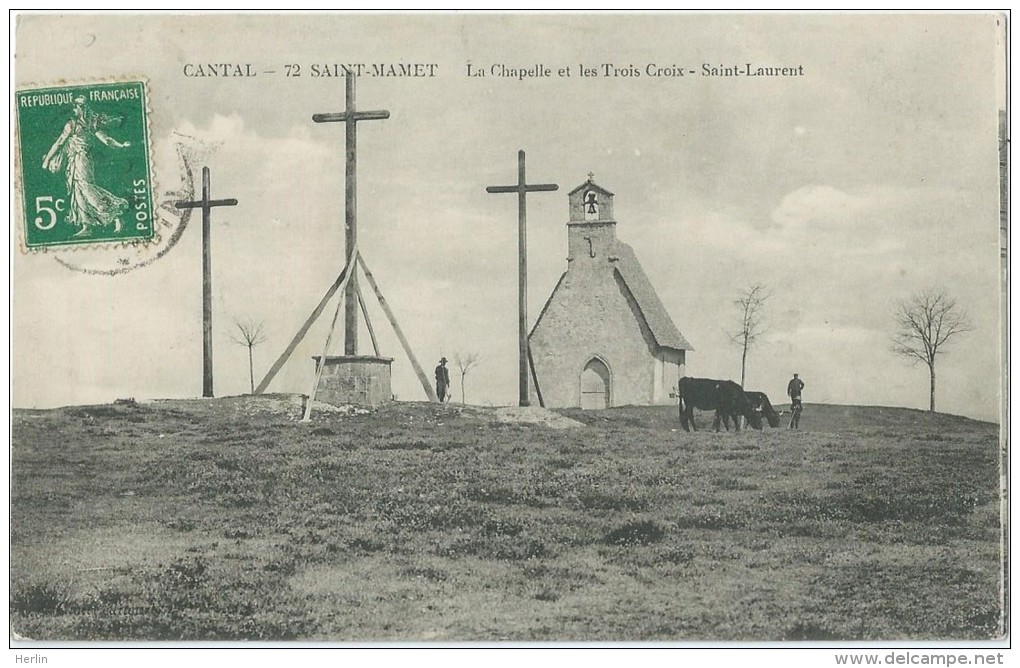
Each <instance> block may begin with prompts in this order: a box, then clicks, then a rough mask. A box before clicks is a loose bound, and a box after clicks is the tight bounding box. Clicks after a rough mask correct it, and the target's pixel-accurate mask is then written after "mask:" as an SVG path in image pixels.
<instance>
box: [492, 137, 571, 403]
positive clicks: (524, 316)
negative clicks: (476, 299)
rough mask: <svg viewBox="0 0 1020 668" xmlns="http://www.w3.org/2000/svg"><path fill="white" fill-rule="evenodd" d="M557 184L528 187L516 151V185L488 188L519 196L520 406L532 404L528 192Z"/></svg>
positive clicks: (539, 184) (496, 191)
mask: <svg viewBox="0 0 1020 668" xmlns="http://www.w3.org/2000/svg"><path fill="white" fill-rule="evenodd" d="M558 188H559V186H558V185H556V184H555V183H537V184H528V183H527V179H526V178H525V176H524V151H523V150H520V151H517V185H515V186H489V187H487V188H486V189H485V192H487V193H517V256H518V261H517V311H518V313H517V346H518V355H519V360H518V376H519V378H518V386H519V390H520V396H519V400H520V405H521V406H527V405H529V404H530V403H531V399H530V397H529V394H528V232H527V222H528V204H527V194H528V193H529V192H539V191H549V190H556V189H558Z"/></svg>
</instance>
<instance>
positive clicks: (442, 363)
mask: <svg viewBox="0 0 1020 668" xmlns="http://www.w3.org/2000/svg"><path fill="white" fill-rule="evenodd" d="M446 362H447V359H446V358H445V357H444V358H443V359H441V360H439V366H437V367H436V394H437V395H439V401H440V402H443V401H446V395H447V392H448V391H449V388H450V370H449V369H447V368H446Z"/></svg>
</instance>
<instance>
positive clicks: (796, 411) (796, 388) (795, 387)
mask: <svg viewBox="0 0 1020 668" xmlns="http://www.w3.org/2000/svg"><path fill="white" fill-rule="evenodd" d="M803 389H804V381H802V380H801V379H800V376H798V375H797V374H793V379H792V380H791V381H790V382H789V384H787V386H786V394H787V395H789V397H790V429H800V414H801V412H802V411H803V410H804V406H803V404H801V400H800V393H801V391H802V390H803Z"/></svg>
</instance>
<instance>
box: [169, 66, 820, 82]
mask: <svg viewBox="0 0 1020 668" xmlns="http://www.w3.org/2000/svg"><path fill="white" fill-rule="evenodd" d="M465 68H466V69H465V74H466V75H467V76H469V77H473V78H479V77H481V78H485V77H492V78H499V79H517V80H518V81H524V80H525V79H543V78H551V77H553V76H556V77H573V76H577V77H600V78H607V79H640V78H653V79H655V78H658V79H679V78H687V77H699V76H700V77H801V76H804V66H803V65H773V64H770V65H760V64H756V63H743V64H740V63H732V64H729V65H725V64H722V63H720V64H712V63H702V64H701V65H699V66H696V67H694V68H691V67H685V66H682V65H676V64H671V65H662V64H658V63H647V64H644V65H633V64H628V65H616V64H613V63H601V64H598V65H586V64H583V63H582V64H578V65H565V66H557V67H552V66H548V65H544V64H541V63H538V64H535V65H526V66H515V65H508V64H506V63H495V64H491V65H489V64H486V65H478V64H474V63H467V64H466V66H465ZM347 73H352V74H354V75H355V76H359V77H411V78H422V77H435V76H436V75H437V74H438V73H439V64H438V63H346V64H341V63H309V64H302V63H285V64H282V65H281V66H278V67H272V66H267V67H259V66H256V65H255V64H254V63H185V64H184V65H183V67H182V74H183V75H184V76H186V77H189V78H208V77H214V78H231V77H257V76H260V75H261V76H266V75H269V76H271V75H275V74H283V75H284V76H287V77H301V76H308V77H311V78H333V77H343V76H347Z"/></svg>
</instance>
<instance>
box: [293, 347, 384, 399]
mask: <svg viewBox="0 0 1020 668" xmlns="http://www.w3.org/2000/svg"><path fill="white" fill-rule="evenodd" d="M312 359H313V360H315V364H316V368H318V364H319V360H320V359H321V358H320V357H319V356H317V355H316V356H315V357H312ZM392 362H393V358H392V357H374V356H372V355H337V356H332V355H331V356H328V357H326V363H325V366H324V367H323V369H322V377H321V378H320V379H319V387H318V388H317V389H316V391H315V400H316V401H322V402H324V403H327V404H332V405H333V406H342V405H345V404H354V405H357V406H378V405H380V404H384V403H387V402H389V401H392V400H393V392H392V391H391V389H390V364H391V363H392Z"/></svg>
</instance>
